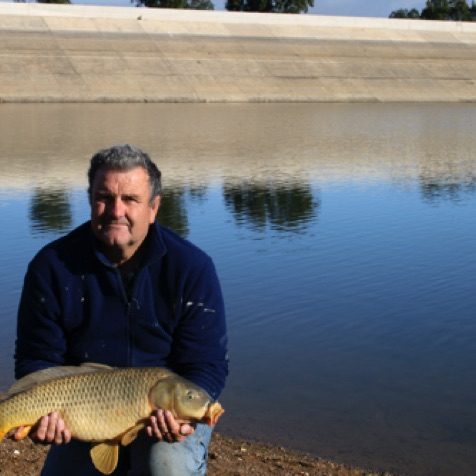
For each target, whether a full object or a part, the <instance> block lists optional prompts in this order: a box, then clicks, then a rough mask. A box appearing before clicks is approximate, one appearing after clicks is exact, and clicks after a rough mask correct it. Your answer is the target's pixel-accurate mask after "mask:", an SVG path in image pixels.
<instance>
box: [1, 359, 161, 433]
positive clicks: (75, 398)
mask: <svg viewBox="0 0 476 476" xmlns="http://www.w3.org/2000/svg"><path fill="white" fill-rule="evenodd" d="M167 375H168V372H167V371H166V370H163V369H150V368H149V369H119V370H117V369H116V370H115V371H112V372H109V371H104V372H97V373H93V374H85V375H74V376H71V377H66V378H64V379H60V380H53V381H51V382H47V383H44V384H41V385H38V386H36V387H34V388H32V389H31V390H28V391H25V392H22V393H19V394H17V395H14V396H12V397H11V398H9V399H8V400H7V401H4V402H2V403H1V405H0V414H1V415H2V417H1V418H2V422H3V423H2V426H3V427H8V428H1V429H0V431H2V432H3V431H5V430H6V431H9V430H10V429H12V428H16V427H18V426H21V425H33V424H34V423H36V422H37V420H38V419H39V418H40V417H41V416H43V415H47V414H49V413H51V412H53V411H55V412H58V414H59V415H60V416H61V417H62V418H63V419H64V420H65V424H66V427H67V428H69V429H70V430H71V434H72V435H73V437H74V438H77V439H80V440H84V441H103V440H108V439H114V438H117V437H118V436H119V435H121V434H122V433H124V432H125V431H126V430H127V429H128V428H131V427H132V426H134V425H135V423H136V422H137V421H139V420H141V419H144V418H146V417H147V416H148V415H150V412H151V410H152V408H151V406H150V404H149V399H148V394H149V391H150V389H151V387H152V386H153V385H154V384H155V383H156V382H157V381H158V380H159V379H161V378H163V377H165V376H167Z"/></svg>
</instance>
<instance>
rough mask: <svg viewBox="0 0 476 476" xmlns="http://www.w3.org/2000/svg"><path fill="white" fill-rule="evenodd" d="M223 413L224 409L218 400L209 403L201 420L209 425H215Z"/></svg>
mask: <svg viewBox="0 0 476 476" xmlns="http://www.w3.org/2000/svg"><path fill="white" fill-rule="evenodd" d="M223 413H225V410H224V409H223V407H222V406H221V405H220V404H219V403H218V402H214V403H211V404H210V405H209V406H208V408H207V412H206V413H205V415H204V417H203V421H204V423H206V424H207V425H209V426H215V425H216V423H217V421H218V419H219V418H220V417H221V416H222V415H223Z"/></svg>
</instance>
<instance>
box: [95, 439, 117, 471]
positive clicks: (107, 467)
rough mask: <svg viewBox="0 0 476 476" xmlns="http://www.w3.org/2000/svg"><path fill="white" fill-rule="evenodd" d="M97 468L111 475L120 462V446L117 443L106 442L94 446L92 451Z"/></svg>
mask: <svg viewBox="0 0 476 476" xmlns="http://www.w3.org/2000/svg"><path fill="white" fill-rule="evenodd" d="M90 454H91V459H92V460H93V464H94V466H95V468H96V469H97V470H98V471H100V472H101V473H103V474H111V473H112V472H113V471H114V470H115V469H116V466H117V462H118V460H119V444H118V442H117V441H105V442H104V443H98V444H96V445H93V447H92V448H91V451H90Z"/></svg>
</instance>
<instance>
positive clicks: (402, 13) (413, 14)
mask: <svg viewBox="0 0 476 476" xmlns="http://www.w3.org/2000/svg"><path fill="white" fill-rule="evenodd" d="M389 18H411V19H418V18H420V12H419V11H418V10H417V9H416V8H412V9H411V10H408V9H407V8H399V9H398V10H395V11H393V12H392V13H390V15H389Z"/></svg>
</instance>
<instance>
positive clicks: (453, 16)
mask: <svg viewBox="0 0 476 476" xmlns="http://www.w3.org/2000/svg"><path fill="white" fill-rule="evenodd" d="M449 6H450V20H455V21H471V12H470V8H469V5H468V4H467V3H466V0H449Z"/></svg>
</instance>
